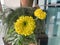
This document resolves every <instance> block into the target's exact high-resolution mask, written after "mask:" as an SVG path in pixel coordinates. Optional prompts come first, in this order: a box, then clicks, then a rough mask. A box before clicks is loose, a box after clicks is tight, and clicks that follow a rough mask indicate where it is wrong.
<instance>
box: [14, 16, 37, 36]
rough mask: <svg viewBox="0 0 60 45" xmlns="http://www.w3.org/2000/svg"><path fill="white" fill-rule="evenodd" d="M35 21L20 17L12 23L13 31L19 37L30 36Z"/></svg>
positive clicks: (28, 17) (27, 17)
mask: <svg viewBox="0 0 60 45" xmlns="http://www.w3.org/2000/svg"><path fill="white" fill-rule="evenodd" d="M35 27H36V25H35V21H34V19H33V18H32V17H31V16H21V17H19V19H17V21H16V22H15V23H14V28H15V31H16V32H17V33H18V34H20V35H25V36H28V35H31V34H32V33H33V31H34V29H35Z"/></svg>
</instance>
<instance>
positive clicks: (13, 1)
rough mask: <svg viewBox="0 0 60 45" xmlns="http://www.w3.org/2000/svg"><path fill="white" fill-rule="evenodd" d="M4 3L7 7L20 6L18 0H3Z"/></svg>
mask: <svg viewBox="0 0 60 45" xmlns="http://www.w3.org/2000/svg"><path fill="white" fill-rule="evenodd" d="M4 3H5V5H6V6H7V7H9V8H17V7H19V6H20V0H4Z"/></svg>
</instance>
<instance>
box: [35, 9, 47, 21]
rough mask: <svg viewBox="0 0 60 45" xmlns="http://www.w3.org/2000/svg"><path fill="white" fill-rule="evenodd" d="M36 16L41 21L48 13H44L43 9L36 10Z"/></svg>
mask: <svg viewBox="0 0 60 45" xmlns="http://www.w3.org/2000/svg"><path fill="white" fill-rule="evenodd" d="M34 15H35V16H36V17H37V18H39V19H41V20H44V19H45V18H46V12H44V11H43V10H42V9H37V10H35V11H34Z"/></svg>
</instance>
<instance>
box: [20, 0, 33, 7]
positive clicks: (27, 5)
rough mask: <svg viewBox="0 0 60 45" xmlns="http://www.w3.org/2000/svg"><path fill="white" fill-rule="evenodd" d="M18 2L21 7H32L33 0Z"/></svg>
mask: <svg viewBox="0 0 60 45" xmlns="http://www.w3.org/2000/svg"><path fill="white" fill-rule="evenodd" d="M20 1H21V3H20V4H21V6H22V7H32V5H33V0H20Z"/></svg>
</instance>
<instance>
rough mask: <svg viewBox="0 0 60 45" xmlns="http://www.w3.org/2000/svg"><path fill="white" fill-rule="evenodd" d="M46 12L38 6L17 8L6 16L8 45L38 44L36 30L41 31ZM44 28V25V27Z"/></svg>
mask: <svg viewBox="0 0 60 45" xmlns="http://www.w3.org/2000/svg"><path fill="white" fill-rule="evenodd" d="M45 18H46V12H45V11H43V10H42V9H40V8H38V9H35V8H17V9H16V10H14V11H12V12H11V13H10V14H8V16H7V17H6V24H7V29H8V31H7V33H6V35H5V37H4V42H5V44H7V45H36V44H37V41H36V40H37V39H36V32H37V31H38V33H41V32H40V31H41V30H43V29H42V27H43V22H44V20H45ZM43 28H44V27H43Z"/></svg>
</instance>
